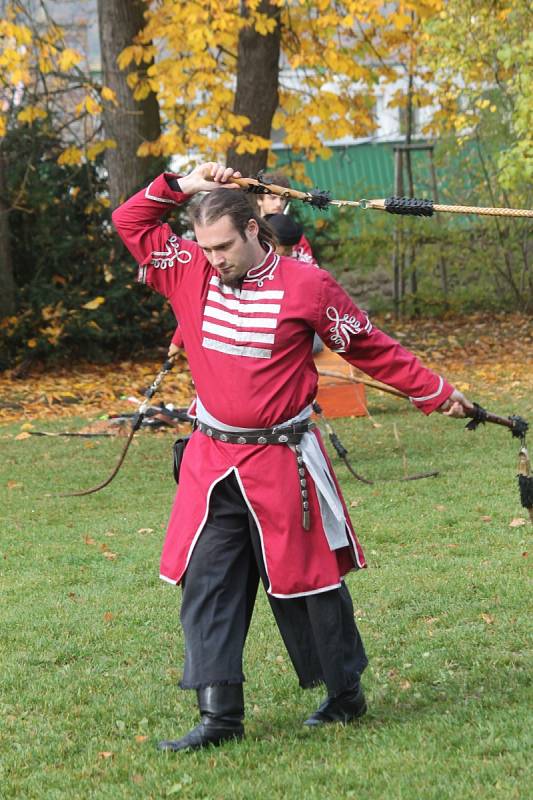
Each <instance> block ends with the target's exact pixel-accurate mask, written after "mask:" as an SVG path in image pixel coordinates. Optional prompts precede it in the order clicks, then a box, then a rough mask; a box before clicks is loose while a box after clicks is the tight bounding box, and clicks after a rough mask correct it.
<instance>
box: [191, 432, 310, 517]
mask: <svg viewBox="0 0 533 800" xmlns="http://www.w3.org/2000/svg"><path fill="white" fill-rule="evenodd" d="M314 427H315V423H314V422H310V421H309V420H308V421H305V422H296V423H294V424H293V425H286V426H283V427H280V428H277V429H274V428H254V429H253V430H249V431H242V433H240V432H234V433H230V432H229V431H221V430H219V429H218V428H213V427H212V426H211V425H206V424H205V422H198V430H199V431H200V432H201V433H203V434H205V436H209V437H210V438H211V439H218V440H219V441H220V442H228V444H255V445H257V444H264V445H266V444H287V445H294V452H295V453H296V466H297V469H298V480H299V483H300V496H301V500H302V527H303V528H304V530H306V531H308V530H309V529H310V527H311V515H310V512H309V492H308V490H307V477H306V473H305V465H304V460H303V456H302V448H301V447H300V443H301V441H302V437H303V436H304V434H306V433H307V432H308V431H310V430H312V429H313V428H314Z"/></svg>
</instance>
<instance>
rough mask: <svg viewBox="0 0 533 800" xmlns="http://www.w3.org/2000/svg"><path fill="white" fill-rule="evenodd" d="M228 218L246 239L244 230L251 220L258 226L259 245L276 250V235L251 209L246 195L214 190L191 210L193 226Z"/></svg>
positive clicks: (231, 191) (230, 190)
mask: <svg viewBox="0 0 533 800" xmlns="http://www.w3.org/2000/svg"><path fill="white" fill-rule="evenodd" d="M226 216H227V217H230V219H231V221H232V222H233V225H234V227H235V229H236V230H237V231H238V233H239V234H240V235H241V237H242V238H243V239H246V229H247V227H248V223H249V221H250V220H251V219H254V220H255V221H256V222H257V224H258V226H259V234H258V239H259V243H260V244H261V245H262V246H263V247H265V246H268V245H270V247H273V248H274V249H276V245H277V240H276V235H275V233H274V231H273V230H272V228H271V227H270V225H269V224H268V222H265V220H264V219H262V218H261V217H260V216H259V214H258V213H257V212H256V211H255V210H254V209H253V208H252V206H251V204H250V203H249V201H248V198H247V197H246V195H244V194H243V193H242V192H239V191H238V190H237V189H224V188H220V189H214V190H213V191H212V192H209V193H208V194H206V195H205V197H203V198H202V200H201V202H200V203H198V205H197V206H196V208H194V209H193V210H192V213H191V220H192V223H193V225H212V224H213V223H214V222H217V220H219V219H220V218H221V217H226Z"/></svg>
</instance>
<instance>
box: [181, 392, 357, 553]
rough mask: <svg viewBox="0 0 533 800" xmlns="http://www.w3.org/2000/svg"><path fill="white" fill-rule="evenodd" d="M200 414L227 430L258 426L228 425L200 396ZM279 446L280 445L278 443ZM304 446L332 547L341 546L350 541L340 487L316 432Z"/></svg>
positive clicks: (305, 414) (300, 417) (304, 414)
mask: <svg viewBox="0 0 533 800" xmlns="http://www.w3.org/2000/svg"><path fill="white" fill-rule="evenodd" d="M311 411H312V407H311V406H310V405H309V406H306V407H305V408H304V409H303V410H302V411H300V413H299V414H297V415H296V416H295V417H292V419H288V420H287V421H286V422H280V423H279V424H278V425H274V427H273V428H272V430H273V431H276V430H277V429H278V428H281V427H285V426H286V425H293V424H295V423H297V422H304V421H305V420H307V419H309V417H310V416H311ZM196 416H197V418H198V420H199V422H203V423H204V424H205V425H209V426H210V427H212V428H218V430H221V431H226V432H228V433H246V431H252V430H255V429H254V428H235V427H233V426H231V425H226V424H225V423H224V422H221V421H220V420H218V419H216V418H215V417H213V415H212V414H210V413H209V411H208V410H207V409H206V408H205V406H204V404H203V403H202V401H201V400H200V398H199V397H197V399H196ZM276 446H277V445H276ZM300 447H301V448H302V458H303V461H304V464H305V466H306V467H307V470H308V472H309V474H310V475H311V477H312V479H313V481H314V484H315V487H316V490H317V495H318V502H319V505H320V515H321V517H322V524H323V525H324V531H325V534H326V538H327V540H328V544H329V548H330V550H339V549H340V548H341V547H347V546H348V545H349V540H348V536H347V534H346V518H345V516H344V508H343V507H342V503H341V500H340V497H339V494H338V492H337V487H336V486H335V482H334V480H333V478H332V475H331V472H330V470H329V467H328V463H327V461H326V459H325V458H324V454H323V453H322V450H321V449H320V446H319V444H318V441H317V438H316V436H315V435H314V434H313V433H311V432H310V431H308V432H307V433H304V435H303V437H302V442H301V445H300Z"/></svg>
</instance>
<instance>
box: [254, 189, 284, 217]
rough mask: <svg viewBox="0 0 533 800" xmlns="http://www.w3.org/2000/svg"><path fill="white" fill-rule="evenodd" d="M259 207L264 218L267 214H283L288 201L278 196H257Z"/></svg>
mask: <svg viewBox="0 0 533 800" xmlns="http://www.w3.org/2000/svg"><path fill="white" fill-rule="evenodd" d="M257 205H258V206H259V213H260V214H261V216H262V217H265V216H266V215H267V214H283V211H284V209H285V206H286V205H287V199H286V198H285V197H278V195H277V194H260V195H258V196H257Z"/></svg>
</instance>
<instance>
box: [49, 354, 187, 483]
mask: <svg viewBox="0 0 533 800" xmlns="http://www.w3.org/2000/svg"><path fill="white" fill-rule="evenodd" d="M175 358H176V356H171V357H170V358H168V359H167V360H166V361H165V363H164V364H163V368H162V369H161V371H160V372H159V374H158V375H157V377H156V378H155V380H154V382H153V383H152V385H151V386H150V387H149V388H148V389H147V390H146V391H145V393H144V397H145V399H144V400H143V402H142V403H141V405H140V406H139V409H138V411H137V412H136V413H135V414H134V415H133V418H132V420H131V430H130V432H129V435H128V438H127V440H126V444H125V445H124V447H123V449H122V453H121V454H120V458H119V459H118V461H117V464H116V466H115V469H114V470H113V472H112V473H111V474H110V475H109V477H108V478H106V480H105V481H103V482H102V483H99V484H98V485H97V486H92V487H91V488H90V489H83V490H81V491H79V492H64V493H62V494H60V495H59V497H83V496H84V495H86V494H94V492H99V491H100V489H104V488H105V487H106V486H108V485H109V484H110V483H111V481H112V480H113V478H114V477H115V475H116V474H117V473H118V471H119V469H120V468H121V466H122V464H123V462H124V459H125V458H126V453H127V452H128V449H129V446H130V444H131V442H132V440H133V437H134V435H135V432H136V431H138V430H139V428H140V427H141V424H142V421H143V419H144V417H145V415H146V412H147V411H148V408H149V407H150V400H151V399H152V397H153V396H154V394H155V393H156V391H157V390H158V388H159V386H160V385H161V382H162V381H163V379H164V377H165V375H168V373H169V372H170V370H171V369H172V366H173V363H174V360H175Z"/></svg>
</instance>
